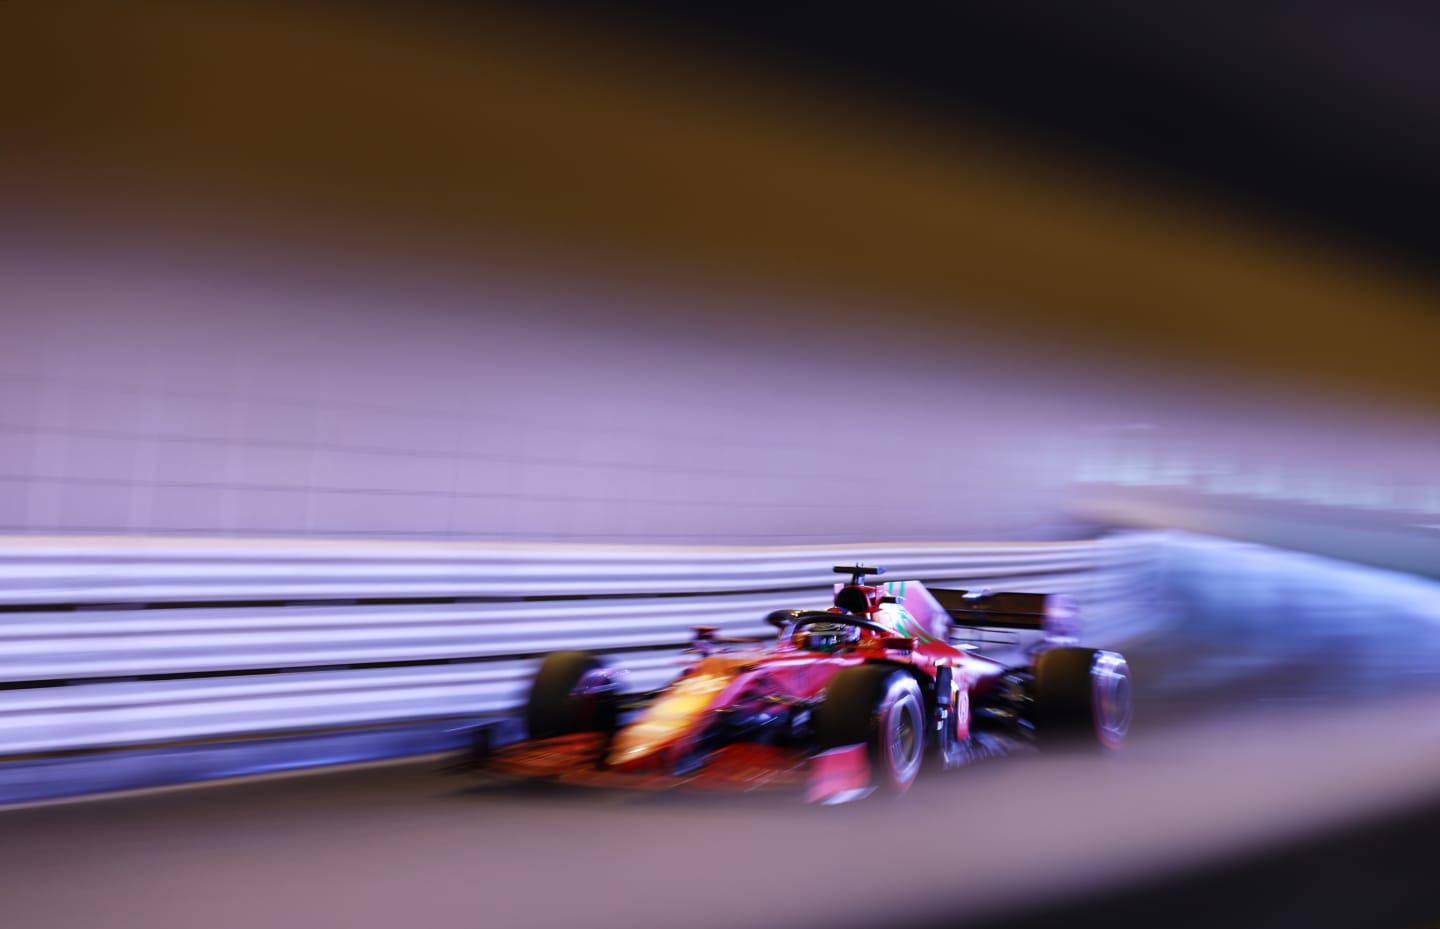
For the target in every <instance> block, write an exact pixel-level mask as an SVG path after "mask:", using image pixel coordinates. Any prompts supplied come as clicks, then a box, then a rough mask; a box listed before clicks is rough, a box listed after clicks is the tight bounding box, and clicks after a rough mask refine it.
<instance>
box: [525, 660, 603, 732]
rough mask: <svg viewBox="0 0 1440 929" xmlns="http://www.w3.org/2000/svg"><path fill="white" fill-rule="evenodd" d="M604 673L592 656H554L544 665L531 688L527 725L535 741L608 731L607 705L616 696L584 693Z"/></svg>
mask: <svg viewBox="0 0 1440 929" xmlns="http://www.w3.org/2000/svg"><path fill="white" fill-rule="evenodd" d="M603 673H604V666H603V665H602V664H601V663H600V659H598V658H596V657H595V656H594V655H592V654H590V653H589V652H552V653H550V654H549V655H546V656H545V660H544V661H542V662H541V663H540V670H539V671H537V672H536V673H535V679H534V680H533V681H532V682H531V684H530V698H529V700H528V701H527V703H526V705H525V724H526V728H527V730H528V731H529V734H530V738H532V739H547V738H550V737H551V736H557V735H566V734H568V733H571V732H596V731H601V730H604V729H605V728H606V725H607V720H606V718H605V713H606V710H607V702H608V703H612V704H613V702H614V698H613V695H612V694H609V693H605V692H591V693H586V692H584V691H585V690H586V688H585V687H584V686H583V685H584V684H585V683H586V682H587V681H595V679H596V678H597V677H598V676H599V675H601V674H603Z"/></svg>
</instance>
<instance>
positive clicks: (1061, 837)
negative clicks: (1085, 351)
mask: <svg viewBox="0 0 1440 929" xmlns="http://www.w3.org/2000/svg"><path fill="white" fill-rule="evenodd" d="M1183 555H1184V557H1183V558H1182V559H1181V561H1180V562H1179V563H1180V564H1181V565H1182V566H1183V569H1182V570H1179V571H1177V574H1176V577H1177V580H1176V583H1175V584H1174V585H1173V589H1174V590H1175V591H1177V596H1178V597H1179V600H1177V601H1176V602H1175V603H1172V604H1171V606H1172V607H1173V608H1175V609H1177V610H1178V611H1179V615H1178V616H1177V622H1176V623H1175V624H1173V625H1172V626H1171V627H1170V628H1169V629H1168V631H1167V632H1165V633H1164V634H1162V635H1159V636H1155V637H1153V638H1151V639H1150V640H1148V641H1145V642H1137V643H1134V644H1133V645H1132V646H1131V647H1130V649H1129V652H1130V654H1131V656H1132V661H1133V663H1134V664H1135V666H1136V668H1137V682H1136V683H1137V694H1138V700H1139V703H1138V716H1137V722H1136V728H1135V730H1134V733H1133V738H1132V741H1131V744H1130V745H1129V746H1128V748H1127V750H1126V751H1125V752H1123V753H1122V754H1120V755H1118V756H1115V757H1094V756H1075V755H1058V756H1057V755H1048V756H1047V755H1038V754H1033V753H1028V752H1019V753H1015V754H1012V755H1010V756H1008V757H1004V758H998V759H991V760H986V761H983V762H979V763H977V764H975V765H973V766H971V767H969V768H965V769H961V770H958V771H952V772H945V773H944V774H938V775H935V776H932V777H929V778H927V779H923V780H922V781H921V782H920V783H919V784H918V785H917V786H916V787H915V788H914V789H913V790H912V791H911V792H910V794H909V795H908V796H907V797H905V798H904V799H903V800H901V801H899V802H893V801H885V802H874V801H866V802H862V803H857V804H852V805H848V806H840V807H828V808H823V807H810V806H804V805H802V804H800V803H798V802H797V800H796V798H794V797H793V796H789V795H750V796H741V797H736V796H683V795H676V794H663V795H639V794H630V793H618V792H604V793H597V792H593V791H583V790H582V791H577V790H559V789H543V788H537V787H520V788H516V787H510V786H501V785H494V784H487V783H483V782H479V781H474V780H470V779H465V778H456V777H453V776H445V775H442V774H439V773H437V770H436V769H437V762H436V761H435V760H425V761H420V762H408V763H401V764H391V765H381V766H371V767H364V768H357V769H352V770H347V771H340V772H330V773H325V774H318V775H305V776H287V777H276V778H268V779H260V780H253V781H248V782H242V783H233V784H224V785H211V786H205V787H195V788H191V789H185V790H176V791H163V792H154V793H149V794H143V795H137V796H129V797H121V798H109V799H97V800H91V801H85V802H78V803H62V804H52V805H41V806H35V807H30V808H18V809H11V810H8V811H4V812H0V924H3V925H5V926H15V927H27V929H42V927H81V926H86V927H93V926H105V927H115V929H128V927H137V929H138V927H145V929H169V927H177V929H178V927H186V929H189V927H198V926H206V927H214V929H228V927H237V929H238V927H245V929H253V927H257V926H349V927H371V926H373V927H402V926H426V927H450V926H454V927H495V929H511V927H514V929H530V927H535V929H539V927H554V926H561V925H584V926H590V927H598V929H606V927H637V929H639V927H652V926H653V927H660V926H677V925H683V926H687V927H695V929H708V927H717V929H719V927H727V929H728V927H735V926H759V927H770V926H775V927H781V926H784V927H808V926H815V927H821V926H824V927H831V929H845V927H860V926H881V925H884V926H917V925H974V926H995V927H1000V926H1004V927H1012V926H1013V927H1025V926H1032V925H1034V926H1041V925H1066V926H1069V925H1091V924H1097V925H1098V924H1105V925H1108V926H1124V925H1136V926H1140V925H1147V926H1153V925H1162V924H1163V925H1166V926H1213V925H1217V924H1225V925H1231V926H1246V925H1255V926H1272V925H1273V926H1282V925H1305V926H1308V927H1319V926H1328V925H1334V926H1359V925H1363V926H1373V927H1387V926H1389V927H1395V929H1406V927H1410V929H1415V927H1419V926H1422V925H1425V924H1426V923H1425V920H1426V919H1427V918H1432V917H1435V916H1440V890H1437V889H1433V888H1432V885H1433V884H1434V883H1435V882H1434V881H1433V880H1432V879H1430V875H1429V867H1428V862H1429V860H1430V858H1431V857H1432V856H1431V855H1430V854H1428V848H1425V847H1418V846H1419V845H1420V843H1426V842H1433V838H1432V837H1433V836H1434V835H1435V834H1437V833H1436V827H1437V825H1440V777H1437V774H1440V689H1437V688H1436V687H1435V686H1434V685H1435V684H1436V679H1435V673H1434V669H1435V668H1437V667H1440V662H1437V655H1440V625H1437V624H1436V623H1434V622H1433V621H1432V618H1431V617H1432V607H1433V604H1432V603H1431V602H1429V601H1427V600H1426V597H1433V596H1434V591H1435V588H1434V587H1426V586H1424V585H1423V584H1419V583H1418V582H1410V581H1407V580H1404V579H1401V580H1397V581H1394V582H1393V583H1391V582H1389V581H1386V582H1383V583H1382V586H1385V585H1387V584H1388V585H1389V586H1385V589H1384V591H1381V590H1380V589H1379V588H1376V589H1375V590H1373V591H1370V592H1369V593H1365V592H1357V584H1360V583H1361V581H1359V580H1357V579H1355V578H1350V577H1347V576H1345V575H1344V572H1340V574H1339V575H1338V576H1335V572H1333V571H1331V570H1329V568H1328V567H1327V566H1325V565H1323V564H1318V563H1317V564H1314V565H1311V568H1313V569H1314V570H1318V571H1322V572H1324V573H1325V577H1324V578H1323V583H1317V577H1318V576H1317V575H1315V574H1311V573H1307V572H1306V571H1305V570H1300V571H1292V573H1291V575H1289V576H1270V574H1269V573H1267V574H1266V578H1265V583H1264V584H1260V585H1257V584H1254V583H1246V582H1244V579H1243V578H1242V579H1241V582H1239V583H1236V578H1235V572H1234V571H1233V569H1232V568H1233V565H1231V567H1226V568H1225V570H1224V571H1223V578H1217V577H1214V576H1212V575H1211V572H1212V571H1213V570H1216V569H1217V568H1218V567H1220V566H1221V562H1220V561H1219V560H1212V561H1209V562H1207V560H1206V557H1205V555H1206V553H1204V552H1198V553H1197V552H1195V551H1188V552H1185V553H1183ZM1257 557H1261V556H1257ZM1250 562H1253V559H1247V563H1250ZM1272 567H1273V566H1272ZM1292 567H1293V566H1292ZM1267 572H1268V569H1267ZM1257 576H1258V575H1257ZM1220 579H1223V580H1225V581H1226V582H1227V583H1225V584H1216V583H1215V582H1216V581H1217V580H1220ZM1251 580H1254V578H1252V579H1251ZM1377 583H1381V582H1377ZM1187 585H1188V586H1187ZM1324 585H1329V586H1324ZM1383 597H1390V598H1392V599H1391V600H1388V601H1387V600H1384V599H1383ZM1397 597H1398V598H1400V599H1398V600H1396V599H1394V598H1397ZM1272 601H1273V602H1272ZM1242 603H1243V604H1244V605H1246V607H1247V608H1246V609H1238V606H1239V605H1240V604H1242ZM1177 604H1178V605H1177ZM1282 604H1284V605H1287V609H1286V610H1284V611H1282V612H1276V611H1277V609H1278V607H1279V606H1280V605H1282ZM1377 607H1383V609H1377Z"/></svg>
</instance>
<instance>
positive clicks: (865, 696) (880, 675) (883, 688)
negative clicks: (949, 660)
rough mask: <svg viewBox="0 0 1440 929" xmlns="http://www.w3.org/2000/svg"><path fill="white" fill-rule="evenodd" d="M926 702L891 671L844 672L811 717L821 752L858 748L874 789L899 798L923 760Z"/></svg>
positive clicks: (911, 681)
mask: <svg viewBox="0 0 1440 929" xmlns="http://www.w3.org/2000/svg"><path fill="white" fill-rule="evenodd" d="M925 732H926V726H925V701H924V698H923V697H922V696H921V694H920V685H919V684H917V683H916V682H915V678H913V677H911V676H910V675H909V674H906V673H905V672H904V671H899V670H896V669H893V668H887V667H882V666H876V665H863V666H861V667H858V668H845V669H843V670H841V671H840V672H839V673H838V674H836V675H835V676H834V677H833V678H831V680H830V684H829V686H828V687H827V688H826V691H825V702H824V703H822V704H820V707H819V708H818V711H817V713H816V719H815V734H816V742H817V743H818V748H819V750H820V751H826V750H828V749H831V748H838V747H840V746H843V745H857V744H863V745H865V747H866V753H867V754H868V756H869V759H870V769H871V771H872V772H873V775H874V779H875V785H876V787H877V788H879V789H880V790H881V791H882V792H884V793H888V794H892V795H896V796H898V795H900V794H903V793H904V792H905V791H907V790H909V789H910V785H911V784H913V783H915V778H916V777H917V776H919V774H920V767H921V763H922V762H923V761H924V758H925Z"/></svg>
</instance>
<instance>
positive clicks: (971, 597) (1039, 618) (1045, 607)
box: [927, 587, 1079, 643]
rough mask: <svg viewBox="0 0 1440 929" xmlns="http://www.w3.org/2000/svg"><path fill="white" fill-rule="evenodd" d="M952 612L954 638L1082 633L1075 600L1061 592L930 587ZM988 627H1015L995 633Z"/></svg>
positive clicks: (1011, 638) (1052, 638)
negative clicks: (1005, 632)
mask: <svg viewBox="0 0 1440 929" xmlns="http://www.w3.org/2000/svg"><path fill="white" fill-rule="evenodd" d="M927 589H928V590H929V592H930V594H931V595H932V596H933V597H934V598H935V599H936V601H937V602H939V604H940V606H941V608H942V609H944V610H945V612H946V613H947V614H948V615H949V616H950V620H951V622H952V623H953V624H954V625H953V626H952V627H951V635H952V638H959V639H965V640H980V641H991V640H995V639H997V638H998V640H1000V641H1008V642H1016V643H1018V642H1019V641H1020V640H1021V639H1023V638H1028V637H1026V636H1022V635H1018V634H1019V633H1026V632H1030V633H1041V634H1042V636H1043V638H1044V639H1045V640H1047V641H1051V642H1054V641H1056V640H1071V639H1073V638H1075V636H1076V635H1077V634H1078V633H1079V621H1078V620H1079V618H1078V611H1077V610H1076V608H1075V604H1074V602H1073V601H1071V599H1070V598H1069V597H1066V596H1062V595H1060V594H1032V593H1017V592H1014V591H997V592H993V593H992V592H991V591H988V590H946V589H944V588H940V587H930V588H927ZM986 630H1003V631H1013V634H1012V635H1004V634H1001V635H999V636H995V635H992V634H987V632H986Z"/></svg>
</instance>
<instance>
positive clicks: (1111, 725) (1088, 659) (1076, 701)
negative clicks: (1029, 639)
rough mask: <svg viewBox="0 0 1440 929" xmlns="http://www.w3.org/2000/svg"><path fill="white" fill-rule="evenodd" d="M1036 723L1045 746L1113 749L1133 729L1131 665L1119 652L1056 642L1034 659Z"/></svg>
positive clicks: (1037, 735)
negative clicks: (1053, 646)
mask: <svg viewBox="0 0 1440 929" xmlns="http://www.w3.org/2000/svg"><path fill="white" fill-rule="evenodd" d="M1034 687H1035V691H1034V692H1035V703H1034V717H1035V718H1034V723H1035V736H1036V740H1037V741H1038V742H1039V743H1040V745H1041V746H1042V747H1055V746H1064V745H1069V746H1077V747H1088V748H1095V749H1109V750H1114V749H1117V748H1119V747H1120V746H1121V745H1123V744H1124V743H1125V738H1126V736H1127V735H1128V733H1129V731H1130V715H1131V705H1130V700H1131V698H1130V669H1129V666H1128V665H1127V664H1126V662H1125V659H1124V657H1123V656H1121V655H1120V654H1119V653H1118V652H1110V651H1104V650H1103V649H1095V648H1052V649H1048V650H1046V651H1043V652H1041V653H1040V655H1039V656H1038V657H1037V659H1036V661H1035V683H1034Z"/></svg>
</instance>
